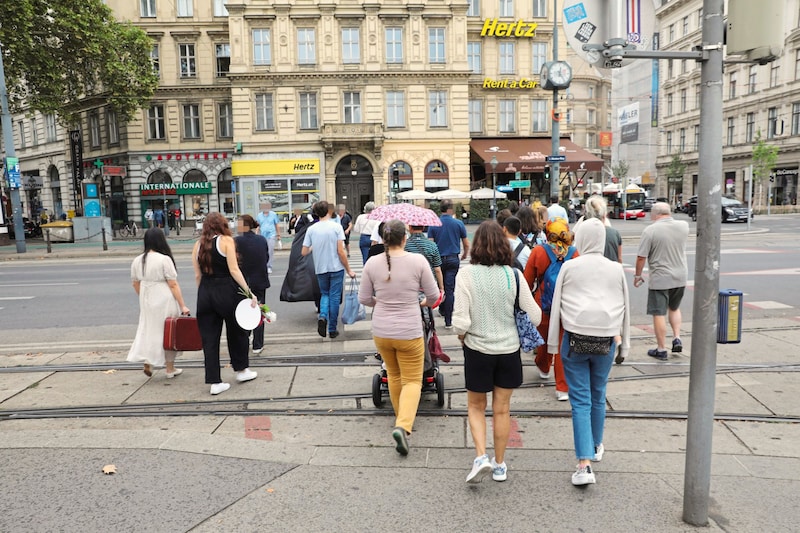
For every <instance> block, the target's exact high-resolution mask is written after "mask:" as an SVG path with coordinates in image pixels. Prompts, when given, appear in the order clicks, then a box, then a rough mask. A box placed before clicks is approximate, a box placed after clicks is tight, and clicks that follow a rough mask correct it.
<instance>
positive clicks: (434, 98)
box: [428, 91, 447, 128]
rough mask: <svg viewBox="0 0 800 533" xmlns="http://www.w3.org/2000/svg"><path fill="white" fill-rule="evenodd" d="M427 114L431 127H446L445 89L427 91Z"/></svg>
mask: <svg viewBox="0 0 800 533" xmlns="http://www.w3.org/2000/svg"><path fill="white" fill-rule="evenodd" d="M428 115H429V124H430V127H431V128H445V127H447V93H446V92H445V91H431V92H430V93H428Z"/></svg>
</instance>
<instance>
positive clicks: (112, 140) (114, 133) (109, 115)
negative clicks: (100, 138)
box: [106, 109, 119, 144]
mask: <svg viewBox="0 0 800 533" xmlns="http://www.w3.org/2000/svg"><path fill="white" fill-rule="evenodd" d="M106 129H107V130H108V144H119V122H118V121H117V112H116V111H112V110H110V109H109V110H108V111H106Z"/></svg>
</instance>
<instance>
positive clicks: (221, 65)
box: [215, 43, 231, 78]
mask: <svg viewBox="0 0 800 533" xmlns="http://www.w3.org/2000/svg"><path fill="white" fill-rule="evenodd" d="M215 49H216V54H217V77H218V78H224V77H225V76H227V75H228V72H230V71H231V45H230V44H228V43H220V44H218V45H216V46H215Z"/></svg>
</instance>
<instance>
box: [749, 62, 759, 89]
mask: <svg viewBox="0 0 800 533" xmlns="http://www.w3.org/2000/svg"><path fill="white" fill-rule="evenodd" d="M757 76H758V66H757V65H750V74H749V75H748V77H747V94H753V93H754V92H756V78H757Z"/></svg>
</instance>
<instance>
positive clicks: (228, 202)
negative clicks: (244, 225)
mask: <svg viewBox="0 0 800 533" xmlns="http://www.w3.org/2000/svg"><path fill="white" fill-rule="evenodd" d="M217 191H218V193H219V205H220V207H221V208H222V212H223V213H225V214H226V215H229V216H233V215H234V214H235V213H234V208H235V206H236V201H235V200H234V196H236V195H235V194H234V192H233V175H232V173H231V169H229V168H226V169H225V170H223V171H222V172H220V173H219V176H218V177H217Z"/></svg>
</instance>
